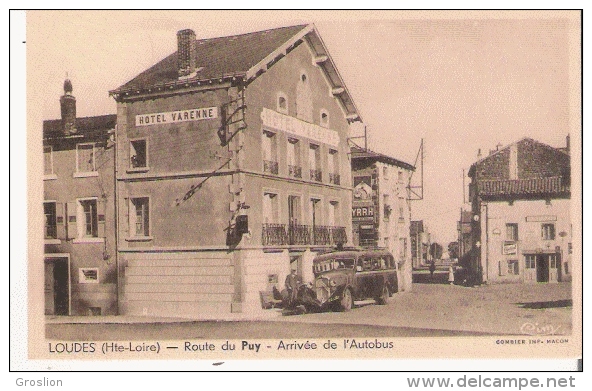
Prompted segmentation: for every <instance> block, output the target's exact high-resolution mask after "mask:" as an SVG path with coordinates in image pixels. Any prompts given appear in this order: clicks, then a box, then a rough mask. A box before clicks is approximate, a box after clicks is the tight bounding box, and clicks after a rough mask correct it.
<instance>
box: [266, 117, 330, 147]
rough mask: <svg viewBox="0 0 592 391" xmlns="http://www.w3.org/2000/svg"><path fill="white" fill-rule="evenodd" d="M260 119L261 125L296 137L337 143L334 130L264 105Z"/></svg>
mask: <svg viewBox="0 0 592 391" xmlns="http://www.w3.org/2000/svg"><path fill="white" fill-rule="evenodd" d="M261 120H262V121H263V126H264V127H266V128H272V129H276V130H281V131H282V132H286V133H290V134H293V135H294V136H297V137H298V136H300V137H306V138H309V139H311V140H314V141H317V142H319V143H326V144H329V145H331V146H333V147H337V146H338V145H339V134H338V133H337V132H336V131H334V130H331V129H327V128H323V127H322V126H319V125H315V124H311V123H310V122H305V121H302V120H300V119H298V118H295V117H291V116H289V115H285V114H281V113H278V112H276V111H273V110H270V109H267V108H265V107H264V108H263V110H262V111H261Z"/></svg>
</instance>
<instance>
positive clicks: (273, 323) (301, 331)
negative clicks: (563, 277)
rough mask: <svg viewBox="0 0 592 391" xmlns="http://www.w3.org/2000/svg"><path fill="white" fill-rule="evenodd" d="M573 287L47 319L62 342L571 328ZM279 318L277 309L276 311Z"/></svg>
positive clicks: (422, 290) (433, 290) (423, 292)
mask: <svg viewBox="0 0 592 391" xmlns="http://www.w3.org/2000/svg"><path fill="white" fill-rule="evenodd" d="M571 297H572V295H571V284H570V283H558V284H531V285H527V284H498V285H484V286H480V287H476V288H467V287H461V286H456V285H447V284H414V286H413V291H412V292H406V293H400V294H395V295H393V297H391V298H390V300H389V302H388V304H387V305H376V304H367V305H363V306H358V307H356V308H354V309H353V310H351V311H349V312H325V313H311V314H304V315H293V316H282V315H281V313H280V312H279V311H278V310H268V311H277V316H272V317H270V318H269V320H265V321H179V322H169V323H158V322H156V323H154V322H153V323H141V322H140V323H134V324H121V323H119V324H114V323H110V324H105V323H85V324H71V323H62V324H57V323H55V324H47V325H46V337H47V338H49V339H56V340H76V341H84V340H87V341H91V340H113V339H118V340H146V339H205V338H207V339H232V338H325V337H348V336H356V337H444V336H478V335H525V334H528V333H529V332H531V331H532V328H533V327H538V328H545V330H549V329H550V330H552V332H553V333H554V334H556V335H569V334H570V333H571V327H572V324H571V316H572V301H571ZM272 315H274V314H272Z"/></svg>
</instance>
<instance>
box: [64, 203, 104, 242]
mask: <svg viewBox="0 0 592 391" xmlns="http://www.w3.org/2000/svg"><path fill="white" fill-rule="evenodd" d="M66 211H67V238H68V239H73V240H74V241H73V243H95V242H102V241H104V237H105V201H102V200H101V201H99V200H98V199H97V198H96V197H93V198H83V199H78V200H76V201H74V202H68V204H67V205H66ZM60 223H61V222H60V217H58V230H59V229H60Z"/></svg>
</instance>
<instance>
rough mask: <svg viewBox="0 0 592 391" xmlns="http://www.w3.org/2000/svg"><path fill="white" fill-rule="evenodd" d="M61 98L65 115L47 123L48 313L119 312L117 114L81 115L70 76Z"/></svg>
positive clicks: (44, 154) (45, 123) (46, 228)
mask: <svg viewBox="0 0 592 391" xmlns="http://www.w3.org/2000/svg"><path fill="white" fill-rule="evenodd" d="M60 104H61V112H62V118H61V119H55V120H47V121H43V156H44V177H43V179H44V186H43V193H44V203H43V210H44V213H45V226H44V239H45V314H47V315H108V314H111V315H112V314H117V312H118V307H117V267H116V261H115V259H116V258H115V217H114V216H115V211H114V208H113V207H114V200H113V197H114V191H113V186H114V171H113V164H114V160H115V159H114V150H115V148H114V144H113V140H112V137H113V133H114V130H115V123H116V119H117V116H116V115H115V114H113V115H102V116H96V117H82V118H77V117H76V98H75V97H74V96H73V95H72V83H71V82H70V80H66V81H65V82H64V95H63V96H62V97H61V99H60Z"/></svg>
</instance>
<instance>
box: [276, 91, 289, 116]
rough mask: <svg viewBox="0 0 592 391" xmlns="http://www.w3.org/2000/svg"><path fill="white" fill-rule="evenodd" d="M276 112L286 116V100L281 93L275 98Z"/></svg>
mask: <svg viewBox="0 0 592 391" xmlns="http://www.w3.org/2000/svg"><path fill="white" fill-rule="evenodd" d="M277 111H279V112H280V113H283V114H288V99H287V98H286V95H284V93H283V92H279V93H278V98H277Z"/></svg>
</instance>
